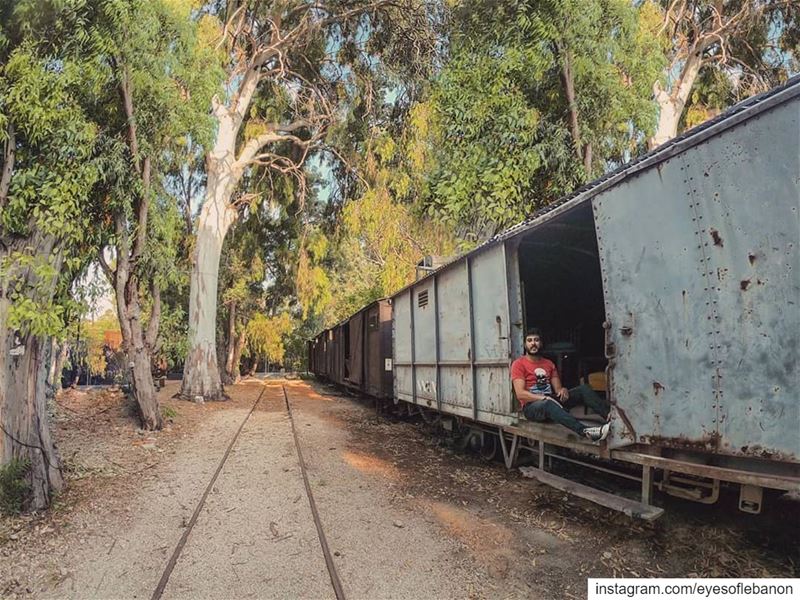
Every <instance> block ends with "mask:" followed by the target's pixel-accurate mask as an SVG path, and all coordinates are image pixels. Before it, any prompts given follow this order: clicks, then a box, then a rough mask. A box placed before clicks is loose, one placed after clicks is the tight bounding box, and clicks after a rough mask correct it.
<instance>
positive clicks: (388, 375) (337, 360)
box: [309, 298, 393, 399]
mask: <svg viewBox="0 0 800 600" xmlns="http://www.w3.org/2000/svg"><path fill="white" fill-rule="evenodd" d="M391 345H392V308H391V303H390V301H389V300H388V299H386V298H382V299H380V300H376V301H375V302H373V303H372V304H368V305H367V306H365V307H364V308H362V309H361V310H360V311H358V312H357V313H355V314H354V315H353V316H351V317H350V318H348V319H346V320H345V321H343V322H341V323H339V324H338V325H335V326H334V327H333V328H332V329H330V330H326V331H324V332H322V333H321V334H320V335H319V336H317V338H315V340H314V341H312V342H310V345H309V365H310V370H311V372H312V373H314V374H315V375H317V376H318V377H322V378H326V379H329V380H330V381H333V382H334V383H338V384H340V385H343V386H345V387H348V388H350V389H353V390H357V391H359V392H362V393H364V394H367V395H369V396H372V397H374V398H379V399H385V398H391V397H392V392H393V388H392V364H391V357H392V347H391ZM329 349H330V350H329Z"/></svg>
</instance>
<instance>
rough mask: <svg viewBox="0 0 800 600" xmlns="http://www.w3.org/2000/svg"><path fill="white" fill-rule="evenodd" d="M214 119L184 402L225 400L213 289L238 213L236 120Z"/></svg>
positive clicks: (194, 277) (197, 253) (195, 272)
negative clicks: (235, 196) (234, 203)
mask: <svg viewBox="0 0 800 600" xmlns="http://www.w3.org/2000/svg"><path fill="white" fill-rule="evenodd" d="M217 118H218V120H219V129H218V130H217V141H216V143H215V145H214V150H213V151H212V152H211V153H210V154H209V156H208V160H207V161H206V162H207V171H208V182H207V187H206V198H205V202H204V203H203V208H202V210H201V211H200V216H199V218H198V222H197V240H196V241H195V248H194V256H193V261H192V276H191V284H190V288H189V352H188V354H187V356H186V364H185V365H184V368H183V384H182V386H181V392H180V396H181V397H182V398H185V399H187V400H192V399H194V398H195V397H197V396H200V397H202V398H203V399H204V400H222V399H223V398H224V393H223V389H222V380H221V378H220V372H219V366H218V365H217V345H216V342H217V336H216V324H217V287H218V284H219V259H220V255H221V254H222V243H223V242H224V241H225V235H227V233H228V230H229V229H230V227H231V225H232V224H233V223H234V222H235V221H236V218H237V216H238V214H237V212H236V210H235V209H234V208H233V207H232V206H231V204H230V201H231V197H232V195H233V192H234V190H235V189H236V184H237V183H238V180H239V177H240V170H239V169H238V168H237V165H236V163H235V155H234V151H235V147H236V134H237V132H238V124H237V122H236V120H235V119H234V118H232V117H231V116H230V115H226V114H218V117H217Z"/></svg>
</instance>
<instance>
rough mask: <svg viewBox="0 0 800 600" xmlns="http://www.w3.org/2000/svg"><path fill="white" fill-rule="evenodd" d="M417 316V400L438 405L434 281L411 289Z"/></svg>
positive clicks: (430, 280)
mask: <svg viewBox="0 0 800 600" xmlns="http://www.w3.org/2000/svg"><path fill="white" fill-rule="evenodd" d="M411 291H412V302H411V309H412V311H413V315H414V319H413V322H414V362H415V368H414V380H415V381H414V384H415V386H416V390H415V396H414V399H415V401H416V402H417V403H418V404H422V405H424V406H431V405H435V404H436V397H437V390H436V367H435V362H436V325H435V319H436V306H435V302H434V289H433V281H432V279H426V280H425V281H424V282H423V283H421V284H420V285H415V286H414V287H413V288H412V290H411Z"/></svg>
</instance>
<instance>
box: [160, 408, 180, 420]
mask: <svg viewBox="0 0 800 600" xmlns="http://www.w3.org/2000/svg"><path fill="white" fill-rule="evenodd" d="M161 415H162V416H163V417H164V418H165V419H174V418H175V417H177V416H178V411H177V410H175V409H174V408H172V407H171V406H162V407H161Z"/></svg>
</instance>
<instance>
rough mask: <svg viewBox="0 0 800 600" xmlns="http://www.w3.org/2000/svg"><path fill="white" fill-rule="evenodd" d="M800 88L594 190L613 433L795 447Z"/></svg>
mask: <svg viewBox="0 0 800 600" xmlns="http://www.w3.org/2000/svg"><path fill="white" fill-rule="evenodd" d="M799 205H800V101H798V100H797V99H794V100H792V101H790V102H787V103H784V104H782V105H779V106H777V107H774V108H772V109H771V110H769V111H767V112H764V113H762V114H760V115H758V116H756V117H754V118H752V119H749V120H746V121H744V122H742V123H739V124H737V125H736V126H735V127H733V128H730V129H727V130H725V131H723V132H721V133H720V134H718V135H716V136H713V137H710V138H709V139H707V140H705V141H703V142H702V143H700V144H698V145H695V146H693V147H691V148H689V149H687V150H686V151H685V152H683V153H681V154H679V155H677V156H675V157H673V158H671V159H669V160H666V161H664V162H661V163H659V164H658V165H657V166H655V167H653V168H650V169H648V170H646V171H644V172H641V173H639V174H638V175H636V176H635V177H631V178H629V179H627V180H626V181H624V182H622V183H620V184H618V185H616V186H614V187H613V188H610V189H608V190H606V191H604V192H601V193H600V194H598V195H597V196H596V197H595V198H593V200H592V206H593V209H594V213H595V222H596V226H597V236H598V246H599V250H600V261H601V267H602V271H603V286H604V292H605V302H606V315H607V318H608V321H609V323H610V329H609V331H608V342H609V347H608V350H609V351H610V352H611V353H612V354H613V357H612V363H611V364H612V376H611V389H612V394H613V398H614V399H615V401H616V404H617V413H618V417H619V418H618V419H617V421H616V425H615V427H614V434H613V436H612V439H611V446H612V447H618V446H621V445H625V444H629V443H631V441H634V440H635V441H637V442H645V443H652V444H655V445H663V446H673V447H685V448H694V449H702V450H707V451H712V452H719V453H724V454H730V455H742V456H759V457H769V458H776V459H779V460H789V461H798V460H800V433H799V432H800V390H798V382H800V371H799V370H798V362H799V361H798V353H799V352H800V307H799V306H798V302H800V253H799V252H798V245H799V244H798V242H800V239H799V238H800V216H799V215H798V212H800V206H799Z"/></svg>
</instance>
